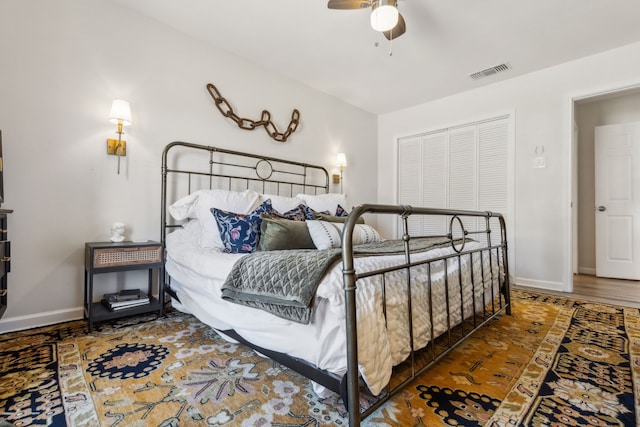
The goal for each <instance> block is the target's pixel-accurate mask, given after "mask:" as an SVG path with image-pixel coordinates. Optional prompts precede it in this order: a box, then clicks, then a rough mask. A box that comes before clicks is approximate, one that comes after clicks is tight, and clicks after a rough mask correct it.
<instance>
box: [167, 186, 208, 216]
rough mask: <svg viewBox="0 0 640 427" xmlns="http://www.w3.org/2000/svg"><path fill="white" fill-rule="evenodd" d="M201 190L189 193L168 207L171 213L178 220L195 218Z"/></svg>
mask: <svg viewBox="0 0 640 427" xmlns="http://www.w3.org/2000/svg"><path fill="white" fill-rule="evenodd" d="M199 193H200V192H199V191H196V192H194V193H191V194H189V195H188V196H184V197H182V198H180V199H178V200H177V201H176V202H175V203H173V204H172V205H171V206H169V208H168V209H167V210H168V211H169V214H170V215H171V216H172V217H173V218H174V219H177V220H178V221H180V220H183V219H187V218H195V217H196V204H197V203H198V196H199Z"/></svg>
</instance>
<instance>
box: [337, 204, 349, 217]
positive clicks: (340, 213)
mask: <svg viewBox="0 0 640 427" xmlns="http://www.w3.org/2000/svg"><path fill="white" fill-rule="evenodd" d="M348 215H349V212H347V211H346V210H345V208H343V207H342V206H340V205H338V207H337V208H336V216H348Z"/></svg>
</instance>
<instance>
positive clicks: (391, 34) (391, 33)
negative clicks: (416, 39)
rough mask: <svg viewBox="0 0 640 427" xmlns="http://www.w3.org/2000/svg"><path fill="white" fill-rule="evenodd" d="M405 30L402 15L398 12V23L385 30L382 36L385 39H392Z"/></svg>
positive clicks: (405, 26) (405, 25)
mask: <svg viewBox="0 0 640 427" xmlns="http://www.w3.org/2000/svg"><path fill="white" fill-rule="evenodd" d="M405 31H407V24H405V22H404V18H403V17H402V15H400V14H398V23H397V24H396V26H395V27H393V28H392V29H390V30H389V31H385V32H384V36H385V37H386V38H387V40H393V39H397V38H398V37H400V36H401V35H403V34H404V32H405Z"/></svg>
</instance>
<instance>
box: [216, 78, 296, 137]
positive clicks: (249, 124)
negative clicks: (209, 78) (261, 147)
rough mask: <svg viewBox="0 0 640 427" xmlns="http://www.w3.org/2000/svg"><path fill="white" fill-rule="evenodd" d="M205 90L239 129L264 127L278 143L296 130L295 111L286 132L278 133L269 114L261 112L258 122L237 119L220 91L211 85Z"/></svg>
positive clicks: (223, 113)
mask: <svg viewBox="0 0 640 427" xmlns="http://www.w3.org/2000/svg"><path fill="white" fill-rule="evenodd" d="M207 90H208V91H209V94H210V95H211V97H212V98H213V100H214V101H215V103H216V107H217V108H218V110H220V112H221V113H222V115H223V116H225V117H229V118H230V119H231V120H233V121H234V122H236V124H237V125H238V127H239V128H240V129H247V130H254V129H255V128H257V127H260V126H264V129H265V130H266V131H267V133H268V134H269V136H270V137H271V138H273V139H275V140H276V141H278V142H286V141H287V138H289V135H291V134H292V133H293V132H295V131H296V129H297V128H298V123H299V122H300V112H299V111H298V110H296V109H294V110H293V112H292V113H291V122H289V126H288V127H287V130H286V131H284V132H278V128H276V125H275V124H273V122H272V121H271V113H270V112H268V111H267V110H262V117H260V120H251V119H245V118H242V117H239V116H238V115H237V114H236V113H234V111H233V108H231V105H229V102H228V101H227V100H226V99H225V98H224V97H223V96H222V95H220V91H218V88H217V87H215V86H214V85H213V83H209V84H208V85H207Z"/></svg>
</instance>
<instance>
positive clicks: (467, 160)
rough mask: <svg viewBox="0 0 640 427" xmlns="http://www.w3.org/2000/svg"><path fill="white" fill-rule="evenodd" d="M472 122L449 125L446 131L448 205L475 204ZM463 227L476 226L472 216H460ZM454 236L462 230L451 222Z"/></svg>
mask: <svg viewBox="0 0 640 427" xmlns="http://www.w3.org/2000/svg"><path fill="white" fill-rule="evenodd" d="M476 133H477V130H476V126H468V127H464V128H457V129H452V130H451V131H450V132H449V206H448V207H449V208H450V209H466V210H475V209H476V206H477V205H478V202H477V199H478V192H477V186H478V173H477V164H478V160H477V155H476V154H477V153H476V151H477V138H476ZM460 219H461V220H462V224H463V225H464V228H465V230H470V231H471V230H476V229H477V225H476V219H475V218H469V217H461V218H460ZM453 232H454V236H455V237H461V236H462V233H461V230H460V228H459V227H458V223H457V222H456V223H454V227H453Z"/></svg>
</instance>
